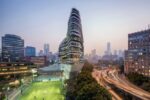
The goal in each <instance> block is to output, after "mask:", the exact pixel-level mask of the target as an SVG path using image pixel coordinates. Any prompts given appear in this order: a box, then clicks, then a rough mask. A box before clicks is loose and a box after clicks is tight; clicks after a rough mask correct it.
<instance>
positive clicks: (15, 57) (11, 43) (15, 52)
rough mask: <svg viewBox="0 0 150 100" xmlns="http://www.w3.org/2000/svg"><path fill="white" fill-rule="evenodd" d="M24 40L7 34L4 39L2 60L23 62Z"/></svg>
mask: <svg viewBox="0 0 150 100" xmlns="http://www.w3.org/2000/svg"><path fill="white" fill-rule="evenodd" d="M23 57H24V40H23V39H21V37H19V36H17V35H12V34H6V35H5V36H3V37H2V60H3V61H4V62H18V61H22V59H23Z"/></svg>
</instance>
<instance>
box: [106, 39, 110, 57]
mask: <svg viewBox="0 0 150 100" xmlns="http://www.w3.org/2000/svg"><path fill="white" fill-rule="evenodd" d="M105 55H111V44H110V42H108V43H107V50H106V51H105Z"/></svg>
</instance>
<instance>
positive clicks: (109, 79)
mask: <svg viewBox="0 0 150 100" xmlns="http://www.w3.org/2000/svg"><path fill="white" fill-rule="evenodd" d="M93 74H95V75H93ZM92 75H93V77H94V78H95V79H96V80H97V81H98V80H101V81H100V82H99V84H100V85H102V86H103V87H105V88H106V87H108V86H109V84H113V85H114V86H116V87H117V88H119V89H121V90H124V91H125V92H127V93H129V94H132V95H134V96H135V97H138V98H140V99H142V100H150V93H149V92H147V91H144V90H142V89H141V88H139V87H137V86H135V85H134V84H132V83H130V82H129V81H128V80H127V79H126V78H125V77H124V76H123V75H119V74H118V71H117V70H116V69H104V70H96V69H94V71H93V73H92ZM102 80H103V81H102ZM109 88H111V87H110V86H109ZM109 90H111V91H113V90H112V89H109ZM109 92H110V91H109ZM110 93H111V92H110ZM113 93H115V92H114V91H113ZM111 94H112V93H111ZM115 95H116V96H115ZM115 95H113V94H112V96H113V97H114V98H115V99H116V100H121V98H120V97H119V95H117V93H115Z"/></svg>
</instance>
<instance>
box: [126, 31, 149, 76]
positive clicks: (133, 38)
mask: <svg viewBox="0 0 150 100" xmlns="http://www.w3.org/2000/svg"><path fill="white" fill-rule="evenodd" d="M124 63H125V67H124V68H125V69H124V70H125V73H127V74H128V73H130V72H138V73H139V74H143V75H145V76H149V77H150V29H148V30H144V31H139V32H135V33H131V34H129V35H128V50H126V51H125V62H124Z"/></svg>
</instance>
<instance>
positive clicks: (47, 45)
mask: <svg viewBox="0 0 150 100" xmlns="http://www.w3.org/2000/svg"><path fill="white" fill-rule="evenodd" d="M44 55H45V56H48V55H49V44H44Z"/></svg>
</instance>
